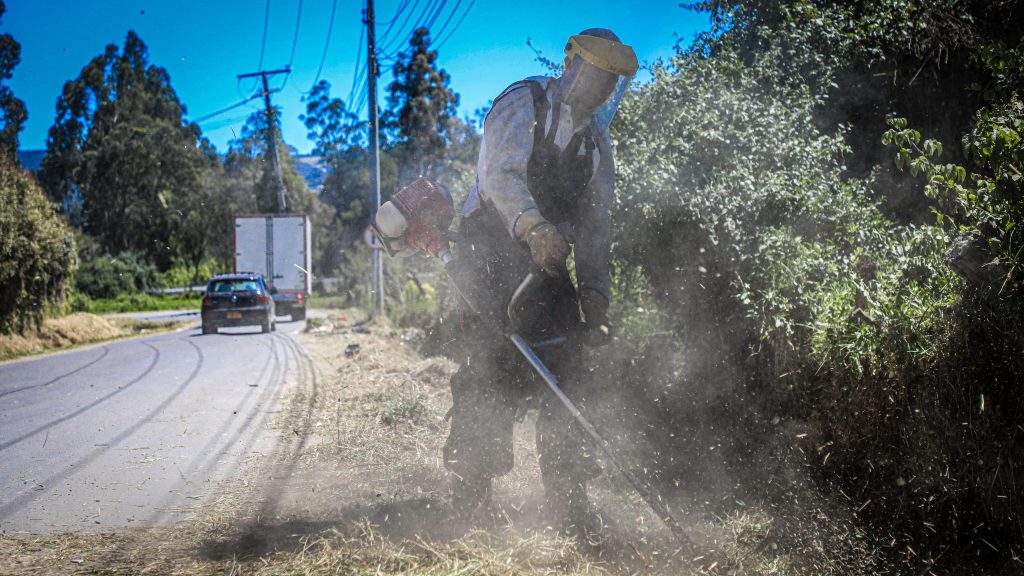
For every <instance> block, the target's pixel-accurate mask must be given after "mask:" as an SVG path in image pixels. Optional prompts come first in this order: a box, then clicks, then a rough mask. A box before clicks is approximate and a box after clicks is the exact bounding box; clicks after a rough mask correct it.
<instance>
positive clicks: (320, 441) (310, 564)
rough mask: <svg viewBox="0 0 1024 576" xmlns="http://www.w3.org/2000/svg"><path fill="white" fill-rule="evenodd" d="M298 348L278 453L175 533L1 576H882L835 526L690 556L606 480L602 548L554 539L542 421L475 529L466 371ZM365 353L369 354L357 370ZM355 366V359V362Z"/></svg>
mask: <svg viewBox="0 0 1024 576" xmlns="http://www.w3.org/2000/svg"><path fill="white" fill-rule="evenodd" d="M326 320H327V321H328V322H330V323H331V324H332V325H333V329H332V330H331V331H329V332H323V331H321V332H315V331H314V332H311V333H307V334H303V335H301V336H299V337H298V341H299V343H300V344H301V348H296V349H295V357H294V358H295V360H296V361H297V363H298V365H294V364H293V365H292V369H291V370H290V372H289V375H288V376H287V379H288V381H289V385H288V388H287V390H288V392H287V397H286V398H285V399H284V402H283V407H282V408H283V409H282V411H281V412H280V413H279V414H278V416H277V418H276V419H275V421H274V422H273V424H272V426H273V428H274V429H275V430H276V431H277V432H278V433H279V434H280V436H281V438H282V441H281V442H280V448H279V449H278V450H277V451H275V452H274V453H268V454H263V455H258V456H254V457H253V461H252V462H251V465H250V466H249V469H248V470H247V471H246V473H245V474H244V475H243V476H242V477H240V478H236V479H234V480H233V481H232V482H231V483H229V484H225V485H223V486H220V487H218V488H217V492H216V493H215V494H213V495H212V496H211V497H210V498H208V499H207V500H206V501H205V503H204V505H203V507H202V508H201V509H199V510H197V511H196V512H195V514H194V517H193V518H191V519H190V520H189V521H186V522H183V523H181V524H179V525H177V526H175V527H173V528H166V529H143V530H138V529H137V530H124V531H118V532H113V533H103V534H94V535H56V536H48V537H26V536H15V535H0V573H2V574H11V575H13V576H20V575H28V574H67V573H82V574H108V575H114V574H117V575H120V574H170V575H204V574H211V575H212V574H239V575H240V574H256V575H271V576H277V575H286V574H288V575H291V574H310V575H312V574H415V575H435V574H436V575H441V574H444V575H454V574H467V575H469V574H473V575H476V574H483V575H496V576H512V575H520V574H522V575H534V574H538V575H540V574H569V575H589V574H666V575H667V574H672V575H675V574H735V575H744V576H775V575H783V574H801V575H812V574H813V575H819V574H872V573H876V572H877V571H873V570H872V566H873V558H872V557H871V553H870V551H869V550H868V549H867V548H866V546H862V545H860V544H858V542H857V538H856V535H855V534H850V533H849V529H848V528H846V526H847V524H844V523H843V522H840V521H836V520H834V519H833V517H839V518H842V517H843V516H842V514H841V513H836V512H835V511H834V510H832V511H826V510H829V509H828V508H827V507H821V506H819V505H818V504H816V503H811V501H807V500H802V502H804V503H803V504H802V506H801V507H795V508H793V509H790V510H778V509H774V508H772V509H770V512H769V508H768V507H767V506H754V505H751V506H747V505H740V504H737V506H736V507H735V508H733V509H732V511H730V512H728V513H724V514H721V515H719V516H714V514H712V513H709V512H707V511H691V513H690V514H689V516H686V517H684V518H682V520H683V521H684V524H685V529H686V531H687V532H688V534H689V535H690V537H691V540H692V542H691V543H689V544H688V545H685V546H680V545H679V544H678V543H676V542H675V541H673V540H672V539H671V538H670V536H669V535H668V533H667V530H665V529H664V527H662V526H661V524H660V523H659V521H658V520H657V519H656V518H655V517H654V516H653V515H652V514H651V513H650V512H649V511H648V510H647V509H646V508H645V506H644V505H643V504H642V503H641V502H640V501H639V499H638V498H637V497H636V496H635V495H634V494H633V493H632V492H631V491H630V490H629V489H628V488H627V487H626V486H625V485H624V484H623V483H622V481H621V480H619V479H617V478H616V477H615V476H614V475H612V474H606V475H605V476H604V477H602V478H601V479H600V480H599V481H598V482H596V483H595V486H594V491H593V495H594V500H595V502H596V504H597V506H598V508H599V509H600V510H601V511H602V515H603V518H604V519H606V520H607V521H608V523H609V524H608V525H609V529H608V537H607V539H606V540H604V541H602V542H601V543H598V544H596V545H595V544H590V545H587V544H582V545H581V543H577V542H576V541H575V540H569V539H565V538H563V537H560V536H559V535H558V534H557V533H556V532H555V531H554V530H552V529H551V528H550V527H549V526H547V525H546V524H545V523H544V520H543V517H542V516H541V515H540V514H539V513H538V509H539V503H540V501H541V495H542V488H541V483H540V473H539V468H538V466H537V459H536V451H535V446H534V441H533V421H534V418H535V416H534V415H532V414H531V415H530V416H528V417H527V421H526V422H525V423H524V424H523V425H520V426H519V427H518V428H517V432H516V436H515V451H516V460H517V464H516V468H515V470H514V471H513V472H512V473H511V474H509V475H507V476H506V477H504V478H502V479H501V480H500V481H499V482H498V483H497V485H496V487H495V497H494V500H495V502H494V506H493V507H492V508H491V509H490V510H487V511H483V512H482V513H481V514H478V516H477V517H475V518H474V519H473V520H472V521H471V522H469V523H468V524H467V523H462V522H456V521H455V520H454V519H453V518H452V516H451V514H450V512H449V511H448V507H447V503H446V496H447V494H446V493H447V473H446V471H445V470H444V468H443V465H442V463H441V457H440V453H441V444H442V443H443V441H444V438H445V437H446V435H447V426H448V424H447V422H446V420H445V418H444V416H445V414H446V412H447V411H448V408H449V407H450V405H451V398H450V393H449V391H448V379H449V377H450V376H451V374H452V373H453V372H454V370H455V366H454V365H453V364H452V363H450V362H448V361H446V360H442V359H436V358H432V359H424V358H422V357H421V356H420V355H419V354H418V353H417V351H416V349H415V347H414V345H412V344H411V343H409V342H408V339H405V338H403V335H402V334H401V333H400V332H399V331H396V330H393V329H392V328H391V327H390V326H389V325H388V324H386V323H383V322H373V323H365V322H364V323H361V322H362V321H361V320H359V317H358V316H356V315H353V314H352V313H342V314H341V315H338V316H335V317H334V318H333V319H330V318H328V319H326ZM355 345H358V350H359V351H358V352H356V353H353V352H352V350H354V349H355ZM346 351H348V353H346Z"/></svg>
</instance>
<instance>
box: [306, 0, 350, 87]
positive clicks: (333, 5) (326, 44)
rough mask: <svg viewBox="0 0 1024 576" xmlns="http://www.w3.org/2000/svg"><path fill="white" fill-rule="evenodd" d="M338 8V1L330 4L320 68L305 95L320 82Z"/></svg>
mask: <svg viewBox="0 0 1024 576" xmlns="http://www.w3.org/2000/svg"><path fill="white" fill-rule="evenodd" d="M337 8H338V0H333V2H331V19H330V20H329V21H328V22H327V41H326V42H324V51H323V54H321V55H320V66H319V67H317V69H316V78H314V79H313V84H312V85H311V86H310V87H309V90H308V91H307V92H306V94H309V93H310V92H312V91H313V88H316V83H317V82H319V81H320V74H321V73H322V72H323V71H324V62H326V61H327V48H329V47H330V45H331V32H332V31H334V13H335V11H336V10H337ZM359 45H360V46H362V40H360V41H359Z"/></svg>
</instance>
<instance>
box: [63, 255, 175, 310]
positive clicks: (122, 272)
mask: <svg viewBox="0 0 1024 576" xmlns="http://www.w3.org/2000/svg"><path fill="white" fill-rule="evenodd" d="M158 284H159V282H158V279H157V271H156V267H155V266H153V265H152V264H150V263H149V262H147V261H146V260H145V259H144V258H143V257H142V256H140V255H137V254H135V253H132V252H122V253H121V254H119V255H117V256H111V255H105V256H101V257H99V258H96V259H95V260H90V261H87V262H83V263H82V265H81V267H80V268H79V270H78V275H77V277H76V278H75V287H76V288H77V289H78V291H79V292H82V293H83V294H86V295H88V296H89V297H90V298H96V299H102V298H108V299H109V298H117V297H118V296H120V295H122V294H132V293H136V292H146V291H148V290H151V289H153V288H156V287H157V286H158Z"/></svg>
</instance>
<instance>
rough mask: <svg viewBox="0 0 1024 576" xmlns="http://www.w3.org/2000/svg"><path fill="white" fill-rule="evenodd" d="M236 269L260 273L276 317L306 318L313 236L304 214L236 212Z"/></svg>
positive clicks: (310, 288)
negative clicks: (264, 281)
mask: <svg viewBox="0 0 1024 576" xmlns="http://www.w3.org/2000/svg"><path fill="white" fill-rule="evenodd" d="M234 224H235V226H234V233H235V272H255V273H257V274H262V275H263V278H264V279H266V281H267V285H268V286H269V287H270V292H271V295H272V296H273V298H274V305H275V308H276V310H277V314H278V315H279V316H283V315H285V314H291V317H292V320H303V319H305V318H306V304H307V303H308V302H309V293H310V291H311V290H312V281H313V273H312V258H313V249H312V236H311V233H310V228H311V226H310V223H309V217H308V216H306V215H305V214H238V215H236V216H235V218H234Z"/></svg>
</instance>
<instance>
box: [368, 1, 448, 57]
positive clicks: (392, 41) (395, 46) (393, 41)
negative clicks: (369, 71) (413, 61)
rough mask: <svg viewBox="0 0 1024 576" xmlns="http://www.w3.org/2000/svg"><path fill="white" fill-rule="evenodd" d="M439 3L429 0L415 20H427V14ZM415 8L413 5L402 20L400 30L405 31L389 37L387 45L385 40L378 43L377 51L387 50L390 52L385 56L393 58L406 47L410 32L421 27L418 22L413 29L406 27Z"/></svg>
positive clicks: (383, 51) (380, 52)
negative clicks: (405, 43)
mask: <svg viewBox="0 0 1024 576" xmlns="http://www.w3.org/2000/svg"><path fill="white" fill-rule="evenodd" d="M416 5H419V2H417V3H416ZM437 5H438V0H427V4H426V6H424V7H423V11H422V12H420V15H419V16H417V17H416V19H415V20H414V22H425V21H426V20H427V16H428V15H429V14H431V13H433V12H434V9H435V8H436V7H437ZM415 10H416V8H415V6H413V10H412V11H410V12H409V14H408V16H406V19H405V21H404V22H402V26H401V28H400V30H401V29H405V32H403V33H401V34H399V35H398V36H395V37H393V38H389V39H388V40H387V42H386V45H385V43H384V42H382V43H380V44H378V45H377V52H378V53H379V54H383V53H385V52H387V53H388V54H387V56H384V57H385V58H393V57H394V56H395V55H396V54H397V53H398V52H400V51H401V50H402V48H404V47H405V46H404V42H405V40H406V39H407V38H408V37H409V35H410V34H412V32H413V31H415V30H416V29H417V28H420V27H421V26H420V25H419V24H417V25H414V26H413V27H412V29H411V30H409V29H406V26H405V25H406V24H407V23H408V22H409V17H411V16H412V13H413V12H415Z"/></svg>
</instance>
